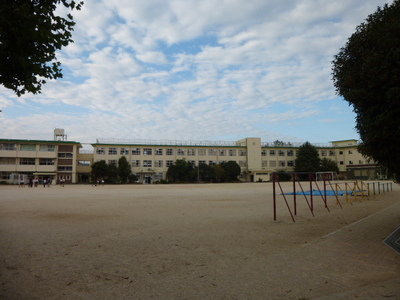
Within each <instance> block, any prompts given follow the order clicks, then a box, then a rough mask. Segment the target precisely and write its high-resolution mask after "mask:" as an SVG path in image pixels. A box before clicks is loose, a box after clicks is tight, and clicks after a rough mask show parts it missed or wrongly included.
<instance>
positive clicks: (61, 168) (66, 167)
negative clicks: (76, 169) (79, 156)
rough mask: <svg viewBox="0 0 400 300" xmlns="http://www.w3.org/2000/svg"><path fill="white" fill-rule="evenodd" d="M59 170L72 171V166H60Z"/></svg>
mask: <svg viewBox="0 0 400 300" xmlns="http://www.w3.org/2000/svg"><path fill="white" fill-rule="evenodd" d="M57 171H59V172H70V171H72V167H69V166H58V167H57Z"/></svg>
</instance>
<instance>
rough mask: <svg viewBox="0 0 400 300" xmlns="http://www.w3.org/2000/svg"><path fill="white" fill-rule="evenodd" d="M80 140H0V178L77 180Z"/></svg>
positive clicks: (10, 180) (10, 179) (0, 179)
mask: <svg viewBox="0 0 400 300" xmlns="http://www.w3.org/2000/svg"><path fill="white" fill-rule="evenodd" d="M80 147H81V144H80V143H77V142H68V141H57V140H56V141H36V140H14V139H0V181H8V182H10V183H19V182H20V180H21V179H22V180H24V181H25V183H27V179H38V180H39V182H42V181H43V179H51V180H52V181H58V180H60V179H64V180H65V182H66V183H73V182H77V174H78V169H77V157H78V154H79V148H80Z"/></svg>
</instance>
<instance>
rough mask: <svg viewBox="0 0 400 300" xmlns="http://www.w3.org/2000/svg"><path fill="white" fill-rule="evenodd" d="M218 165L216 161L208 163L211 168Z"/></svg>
mask: <svg viewBox="0 0 400 300" xmlns="http://www.w3.org/2000/svg"><path fill="white" fill-rule="evenodd" d="M216 164H217V162H216V161H215V160H210V161H209V162H208V165H209V166H211V167H213V166H215V165H216Z"/></svg>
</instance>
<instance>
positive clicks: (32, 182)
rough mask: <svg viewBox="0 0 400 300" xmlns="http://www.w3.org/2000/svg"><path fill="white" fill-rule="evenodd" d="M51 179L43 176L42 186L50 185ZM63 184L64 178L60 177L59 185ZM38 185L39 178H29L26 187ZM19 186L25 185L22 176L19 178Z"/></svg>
mask: <svg viewBox="0 0 400 300" xmlns="http://www.w3.org/2000/svg"><path fill="white" fill-rule="evenodd" d="M52 182H53V180H52V179H51V178H50V177H49V178H43V187H50V186H51V184H52ZM64 184H65V179H60V185H61V186H64ZM38 185H39V179H38V178H29V182H28V187H38ZM19 186H20V187H24V186H25V181H24V179H23V178H21V179H20V181H19Z"/></svg>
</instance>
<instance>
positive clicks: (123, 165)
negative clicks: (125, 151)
mask: <svg viewBox="0 0 400 300" xmlns="http://www.w3.org/2000/svg"><path fill="white" fill-rule="evenodd" d="M131 172H132V171H131V166H130V164H129V162H128V160H127V159H126V157H125V156H121V158H120V159H118V177H119V180H120V182H121V183H126V182H127V181H128V179H129V175H131Z"/></svg>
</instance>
